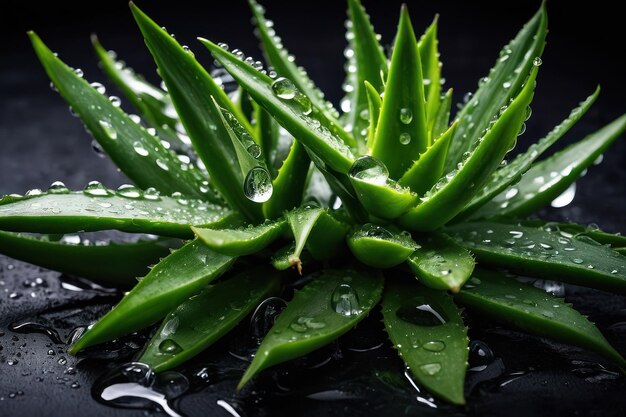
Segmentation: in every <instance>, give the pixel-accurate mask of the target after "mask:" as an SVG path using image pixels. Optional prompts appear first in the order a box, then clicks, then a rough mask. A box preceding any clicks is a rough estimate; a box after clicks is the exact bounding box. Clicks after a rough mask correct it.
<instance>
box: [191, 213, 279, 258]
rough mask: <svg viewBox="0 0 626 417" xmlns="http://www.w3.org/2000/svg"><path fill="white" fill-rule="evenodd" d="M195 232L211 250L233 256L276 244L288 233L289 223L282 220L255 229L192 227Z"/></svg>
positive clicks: (254, 251)
mask: <svg viewBox="0 0 626 417" xmlns="http://www.w3.org/2000/svg"><path fill="white" fill-rule="evenodd" d="M192 230H193V232H194V233H195V234H196V236H198V238H200V240H202V242H203V243H204V244H205V245H207V246H208V247H209V248H211V249H213V250H214V251H216V252H219V253H223V254H226V255H231V256H244V255H250V254H253V253H256V252H258V251H260V250H262V249H264V248H266V247H267V246H269V245H270V244H272V242H274V241H275V240H276V239H278V238H279V237H281V236H282V235H284V234H285V232H286V231H287V222H286V221H285V220H284V219H280V220H278V221H275V222H267V223H263V224H261V225H259V226H255V227H243V228H240V229H203V228H196V227H192Z"/></svg>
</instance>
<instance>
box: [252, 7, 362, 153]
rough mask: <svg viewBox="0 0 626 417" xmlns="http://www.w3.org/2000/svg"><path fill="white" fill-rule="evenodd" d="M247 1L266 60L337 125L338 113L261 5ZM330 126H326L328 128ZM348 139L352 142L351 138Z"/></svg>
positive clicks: (328, 120) (327, 118) (328, 119)
mask: <svg viewBox="0 0 626 417" xmlns="http://www.w3.org/2000/svg"><path fill="white" fill-rule="evenodd" d="M248 3H250V9H251V10H252V14H253V15H254V20H255V24H256V27H257V29H258V32H257V36H258V37H259V39H260V40H261V43H262V46H263V52H264V53H265V57H266V60H267V61H268V62H269V63H270V65H272V66H273V67H274V70H275V71H276V73H277V74H278V75H280V76H282V77H286V78H289V79H290V80H291V81H292V82H293V83H294V84H295V85H296V87H298V89H299V90H300V91H302V92H303V93H304V95H306V96H307V97H308V98H309V99H310V100H311V102H312V103H313V105H314V106H315V107H317V108H318V109H319V110H320V111H321V112H322V113H323V114H324V118H325V119H326V120H325V121H326V122H328V123H329V125H330V126H334V127H339V124H338V122H337V120H336V119H337V117H339V113H338V112H337V110H335V108H334V107H333V105H332V103H330V102H329V101H326V100H325V99H324V93H322V92H321V91H320V90H319V89H318V88H317V87H315V84H314V83H313V81H312V80H311V79H310V78H309V76H308V75H307V73H306V71H305V70H304V68H302V67H298V65H297V64H296V60H295V58H294V56H293V55H290V54H289V52H288V51H287V50H286V49H285V48H284V47H283V45H282V41H281V40H280V38H279V37H278V36H276V30H275V29H274V25H273V22H271V23H270V21H268V20H267V19H265V9H264V8H263V6H261V5H260V4H258V3H257V2H256V1H255V0H248ZM330 126H327V127H329V128H330ZM349 140H350V142H353V140H352V139H349Z"/></svg>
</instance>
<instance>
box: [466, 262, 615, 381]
mask: <svg viewBox="0 0 626 417" xmlns="http://www.w3.org/2000/svg"><path fill="white" fill-rule="evenodd" d="M470 282H471V285H470V284H468V285H466V286H465V287H464V288H463V289H462V290H461V292H460V293H459V294H457V295H456V297H455V298H456V299H457V300H458V301H459V302H461V303H462V304H464V305H466V306H467V307H469V308H470V309H472V310H476V311H479V312H480V313H482V314H485V315H487V316H490V317H492V318H494V319H495V320H498V321H503V322H505V323H510V324H512V325H513V326H515V327H518V328H520V329H522V330H525V331H527V332H529V333H533V334H536V335H539V336H543V337H547V338H550V339H554V340H557V341H559V342H563V343H568V344H572V345H577V346H581V347H583V348H585V349H589V350H591V351H594V352H596V353H599V354H600V355H602V356H604V357H606V358H608V359H610V360H612V361H614V362H616V363H617V364H618V365H619V367H620V368H621V369H622V372H624V371H626V361H625V360H624V358H623V357H622V356H621V355H620V354H619V353H618V352H617V351H616V350H615V349H613V347H611V345H610V344H609V342H607V340H606V339H605V338H604V336H602V333H600V331H599V330H598V328H597V327H596V326H594V325H593V323H591V322H590V321H589V320H587V318H585V316H583V315H581V314H580V313H579V312H577V311H576V310H574V309H573V308H571V307H570V306H569V305H568V304H566V303H564V302H563V300H562V299H559V298H556V297H554V296H552V295H550V294H548V293H546V292H545V291H543V290H540V289H539V288H535V287H533V286H532V285H528V284H523V283H520V282H516V281H515V280H512V279H511V278H507V277H505V276H502V275H501V274H497V273H494V272H487V271H480V272H477V273H475V278H472V280H471V281H470Z"/></svg>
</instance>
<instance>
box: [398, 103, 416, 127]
mask: <svg viewBox="0 0 626 417" xmlns="http://www.w3.org/2000/svg"><path fill="white" fill-rule="evenodd" d="M412 120H413V112H412V111H411V109H409V108H406V107H403V108H401V109H400V121H401V122H402V123H403V124H405V125H408V124H409V123H411V121H412Z"/></svg>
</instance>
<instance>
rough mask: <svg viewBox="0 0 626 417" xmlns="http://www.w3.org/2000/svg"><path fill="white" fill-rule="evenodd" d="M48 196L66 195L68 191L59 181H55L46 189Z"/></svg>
mask: <svg viewBox="0 0 626 417" xmlns="http://www.w3.org/2000/svg"><path fill="white" fill-rule="evenodd" d="M48 192H49V193H50V194H67V193H69V192H70V190H69V189H68V188H67V187H66V186H65V184H63V183H62V182H61V181H55V182H53V183H52V184H50V187H49V188H48Z"/></svg>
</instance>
